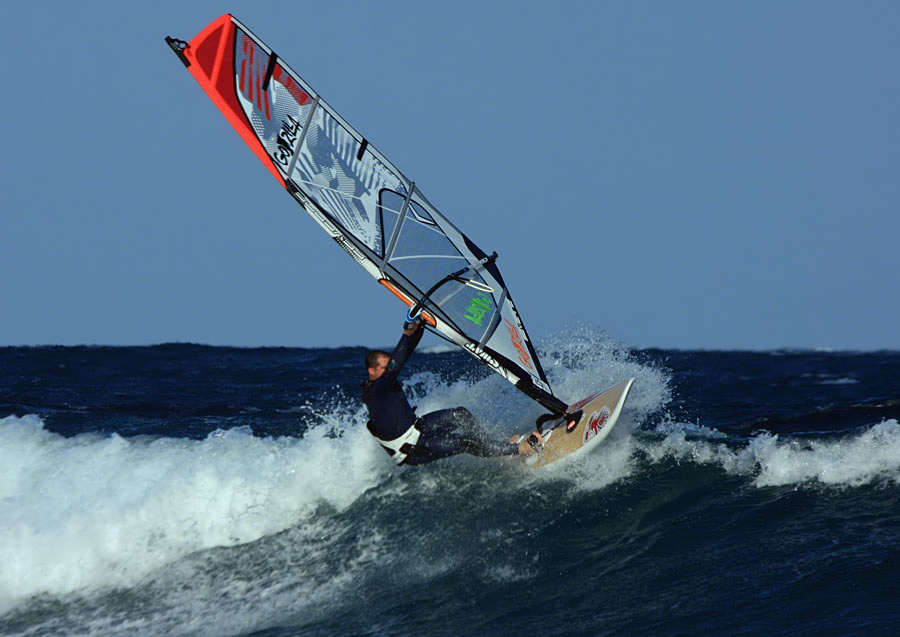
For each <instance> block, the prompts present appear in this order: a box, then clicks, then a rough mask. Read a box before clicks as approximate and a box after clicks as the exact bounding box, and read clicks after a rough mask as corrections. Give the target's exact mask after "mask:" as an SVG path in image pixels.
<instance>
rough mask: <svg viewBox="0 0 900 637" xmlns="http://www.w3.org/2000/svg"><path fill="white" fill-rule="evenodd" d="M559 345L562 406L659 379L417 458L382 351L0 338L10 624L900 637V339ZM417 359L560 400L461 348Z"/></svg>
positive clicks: (508, 390) (515, 402) (588, 337)
mask: <svg viewBox="0 0 900 637" xmlns="http://www.w3.org/2000/svg"><path fill="white" fill-rule="evenodd" d="M381 345H382V346H385V345H389V344H387V343H384V344H381ZM539 345H540V351H541V353H542V360H543V361H544V364H545V367H546V368H547V370H548V374H549V376H550V379H551V382H552V384H553V386H554V388H555V389H556V391H557V393H558V394H559V395H560V396H561V397H563V398H564V399H566V400H569V401H574V400H576V399H578V398H581V397H583V396H585V395H587V394H590V393H592V392H594V391H596V390H599V389H602V388H605V387H607V386H609V385H612V384H614V383H616V382H618V381H620V380H622V379H625V378H629V377H634V378H635V379H636V380H635V383H634V387H633V390H632V393H631V396H630V398H629V401H628V403H627V405H626V407H625V410H624V412H623V415H622V418H621V420H620V421H619V423H618V425H616V428H615V429H614V430H613V432H612V434H611V435H610V437H609V438H608V439H607V440H606V441H605V442H604V443H603V445H601V446H600V447H599V448H598V449H597V450H596V451H595V452H594V453H592V454H590V455H588V456H586V457H582V458H575V459H573V460H572V461H571V462H568V463H558V464H556V465H552V466H551V467H549V468H547V469H543V470H536V469H530V468H527V467H524V466H521V465H519V464H509V463H502V462H498V461H495V460H490V459H478V458H473V457H469V456H461V457H456V458H451V459H449V460H445V461H441V462H438V463H434V464H431V465H428V466H424V467H410V468H399V469H398V468H396V467H394V466H393V464H392V463H391V461H390V460H389V458H388V457H387V455H386V454H385V453H384V452H383V451H382V450H381V449H380V448H379V447H378V445H377V444H376V443H375V442H374V440H373V439H371V438H370V437H369V435H368V433H367V432H366V430H365V426H364V424H365V420H366V418H365V414H364V410H363V408H362V407H361V404H360V402H359V395H360V383H361V381H362V378H363V371H364V370H363V369H362V368H363V365H362V360H363V356H364V350H363V349H362V348H356V347H354V348H338V349H289V348H287V349H280V348H265V349H240V348H227V347H208V346H201V345H190V344H170V345H159V346H154V347H27V348H23V347H7V348H0V634H3V635H170V634H172V635H214V636H219V635H257V636H267V637H270V636H271V637H274V636H281V635H516V636H522V635H776V634H788V635H867V636H868V635H898V634H900V352H892V351H882V352H831V351H768V352H746V351H673V350H655V349H654V350H641V349H631V348H628V347H625V346H623V345H621V344H618V343H616V342H614V341H612V340H611V339H609V338H608V337H607V336H605V335H604V334H603V333H600V332H597V331H593V330H591V329H588V328H580V329H573V330H570V331H568V332H563V333H559V334H556V335H553V336H551V337H548V338H546V339H544V340H543V341H542V342H541V343H539ZM405 373H406V379H405V380H406V389H407V393H408V394H409V395H410V397H411V399H412V402H413V403H414V404H417V405H418V410H419V412H420V413H422V412H426V411H430V410H433V409H438V408H443V407H448V406H456V405H464V406H466V407H468V408H469V409H470V410H471V411H472V412H473V413H474V414H476V416H477V417H478V418H479V419H480V420H482V421H483V422H484V423H485V427H486V428H487V429H488V430H490V431H491V432H492V433H493V434H496V435H497V436H498V437H508V436H509V435H510V434H512V433H514V432H521V431H522V430H523V429H527V428H528V427H529V424H530V423H531V422H533V419H534V418H535V417H536V416H538V415H539V414H540V413H542V412H541V410H540V409H539V408H538V407H537V406H536V405H535V404H534V403H532V402H531V401H530V400H529V399H528V398H527V397H525V396H523V395H521V394H519V393H518V392H516V390H515V389H514V388H513V387H512V386H510V385H508V384H507V383H506V381H504V380H503V379H501V378H499V377H498V376H494V375H491V374H489V372H487V371H486V370H485V369H484V368H482V367H481V366H480V365H479V363H478V361H476V360H475V359H474V358H471V357H469V356H468V355H467V354H464V353H461V352H458V351H454V350H452V349H451V348H449V347H436V348H435V347H432V348H428V347H424V348H423V349H422V350H421V351H419V352H417V353H416V355H415V356H414V357H413V359H412V360H411V361H410V363H409V365H408V368H407V369H406V370H405Z"/></svg>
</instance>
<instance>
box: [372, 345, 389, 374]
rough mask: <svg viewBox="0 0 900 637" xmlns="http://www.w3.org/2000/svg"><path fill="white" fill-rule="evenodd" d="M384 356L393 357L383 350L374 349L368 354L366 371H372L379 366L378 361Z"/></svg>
mask: <svg viewBox="0 0 900 637" xmlns="http://www.w3.org/2000/svg"><path fill="white" fill-rule="evenodd" d="M382 356H384V357H385V358H390V357H391V355H390V354H388V353H387V352H385V351H384V350H382V349H373V350H372V351H371V352H369V353H368V354H366V369H372V368H374V367H375V365H376V364H378V359H379V358H381V357H382Z"/></svg>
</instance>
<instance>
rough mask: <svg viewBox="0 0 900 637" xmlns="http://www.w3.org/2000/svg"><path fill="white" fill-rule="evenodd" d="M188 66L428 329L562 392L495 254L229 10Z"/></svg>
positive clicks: (286, 183) (285, 179)
mask: <svg viewBox="0 0 900 637" xmlns="http://www.w3.org/2000/svg"><path fill="white" fill-rule="evenodd" d="M166 42H167V43H168V44H169V46H170V47H171V48H172V49H173V50H174V51H175V53H176V54H177V55H178V57H179V58H180V59H181V61H182V62H183V63H184V65H185V66H186V67H187V69H188V71H189V72H190V73H191V75H192V76H193V77H194V79H196V80H197V82H198V83H199V84H200V86H202V87H203V90H204V91H206V94H207V95H208V96H209V97H210V98H211V99H212V101H213V102H214V103H215V105H216V106H217V107H218V108H219V110H220V111H221V112H222V114H223V115H225V117H226V119H228V121H229V122H230V123H231V125H232V126H233V127H234V128H235V130H236V131H237V132H238V133H239V134H240V136H241V137H242V138H243V139H244V141H245V142H246V143H247V145H249V146H250V148H251V149H252V150H253V152H254V153H255V154H256V156H257V157H258V158H259V159H260V161H262V163H263V164H264V165H265V166H266V168H268V169H269V171H270V172H271V173H272V176H274V177H275V179H276V180H277V181H278V183H279V184H281V185H282V187H284V188H285V189H286V190H287V191H288V192H289V193H290V194H291V195H292V196H293V197H294V199H296V201H297V202H298V203H299V204H300V205H301V206H303V208H304V209H305V210H306V211H307V212H308V213H309V214H310V215H311V216H312V217H313V219H315V220H316V221H317V222H318V223H319V225H320V226H321V227H322V228H323V229H324V230H325V232H327V233H328V234H329V235H330V236H331V238H332V239H334V240H335V241H336V242H337V243H338V245H340V246H341V247H342V248H343V249H344V250H345V251H346V252H347V253H348V254H349V255H350V256H351V257H352V258H353V259H354V260H355V261H356V262H357V263H359V265H361V266H362V267H363V268H364V269H365V270H366V272H368V273H369V274H370V275H371V276H372V277H374V278H375V279H376V280H378V281H379V282H380V283H381V284H382V285H383V286H384V287H385V288H387V289H388V290H389V291H390V292H392V293H393V294H394V295H395V296H396V297H398V298H399V299H400V300H401V301H403V302H404V303H405V304H406V305H407V306H409V307H410V313H411V314H418V313H421V315H422V317H423V318H424V320H425V321H426V323H427V325H428V326H429V328H430V329H431V330H432V331H434V332H435V333H437V334H439V335H440V336H442V337H443V338H445V339H447V340H449V341H451V342H453V343H456V344H457V345H459V346H460V347H462V348H464V349H465V350H466V351H468V352H469V353H470V354H472V355H473V356H475V357H477V358H478V359H479V360H481V361H482V362H484V363H485V364H486V365H488V366H489V367H490V368H491V369H493V370H494V371H495V372H497V373H498V374H500V375H501V376H503V377H504V378H506V379H507V380H508V381H510V382H511V383H513V384H514V385H515V386H516V387H517V388H519V389H520V390H521V391H523V392H524V393H526V394H527V395H529V396H531V397H532V398H534V399H535V400H537V401H538V402H539V403H541V404H542V405H544V406H545V407H546V408H548V409H549V410H551V411H552V412H554V413H555V414H558V415H561V414H563V413H564V412H565V410H566V404H565V403H564V402H563V401H561V400H560V399H559V398H557V397H556V396H555V395H554V394H553V391H552V389H551V388H550V384H549V383H548V382H547V377H546V375H545V373H544V370H543V369H542V367H541V363H540V361H539V360H538V356H537V353H536V352H535V349H534V346H533V344H532V341H531V339H530V338H529V337H528V333H527V332H526V331H525V326H524V325H523V323H522V319H521V318H520V316H519V313H518V312H517V311H516V307H515V305H514V304H513V300H512V297H511V296H510V294H509V289H508V288H507V286H506V284H505V282H504V281H503V277H502V276H501V275H500V270H499V269H498V268H497V264H496V253H494V254H492V255H488V254H487V253H485V252H484V251H483V250H482V249H481V248H479V247H478V246H477V245H475V244H474V243H473V242H472V241H471V240H470V239H469V238H468V237H467V236H466V235H464V234H463V233H462V232H460V231H459V230H458V229H457V228H456V227H455V226H454V225H453V224H452V223H450V221H449V220H448V219H447V218H446V217H444V216H443V215H442V214H441V213H440V212H439V211H438V210H437V209H436V208H435V207H434V206H433V205H432V204H431V203H430V202H429V201H428V199H426V197H425V196H424V195H423V194H422V191H421V190H419V188H418V187H417V186H416V185H415V183H413V182H412V181H410V180H409V179H407V178H406V177H405V176H404V175H403V173H401V172H400V171H399V170H398V169H397V168H396V167H395V166H394V165H393V164H392V163H391V162H390V161H388V160H387V158H386V157H384V155H382V154H381V153H380V152H379V151H378V150H377V149H375V148H374V147H373V146H372V144H370V143H369V141H368V140H367V139H366V138H365V137H363V136H362V135H361V134H360V133H359V132H357V131H356V130H355V129H354V128H353V127H352V126H350V124H348V123H347V122H346V121H345V120H344V119H343V118H342V117H341V116H340V115H339V114H338V113H337V112H336V111H335V110H334V109H333V108H331V106H329V105H328V104H327V103H326V102H325V100H323V99H322V98H321V97H320V96H319V94H318V93H316V92H315V91H314V90H313V89H312V87H310V86H309V85H308V84H307V83H306V82H305V81H304V80H303V79H302V78H301V77H300V76H299V75H297V73H295V72H294V71H293V70H292V69H291V68H289V67H288V66H287V65H286V64H285V63H284V62H283V61H282V59H281V58H280V57H279V56H278V55H276V54H275V52H274V51H273V50H272V49H270V48H269V47H268V46H266V45H265V44H264V43H263V42H262V41H261V40H260V39H259V38H257V37H256V36H255V35H253V33H251V32H250V30H249V29H247V27H245V26H244V25H243V24H241V23H240V22H239V21H238V20H237V19H236V18H234V16H232V15H230V14H226V15H223V16H222V17H220V18H218V19H217V20H215V21H214V22H212V23H211V24H210V25H209V26H207V27H206V28H205V29H204V30H203V31H201V32H200V33H199V34H198V35H197V36H196V37H194V38H193V39H192V40H190V41H189V42H186V41H183V40H177V39H175V38H171V37H167V38H166Z"/></svg>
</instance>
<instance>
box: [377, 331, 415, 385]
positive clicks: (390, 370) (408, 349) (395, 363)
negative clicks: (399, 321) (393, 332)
mask: <svg viewBox="0 0 900 637" xmlns="http://www.w3.org/2000/svg"><path fill="white" fill-rule="evenodd" d="M424 333H425V324H424V323H423V322H422V321H419V320H415V321H410V322H408V323H404V324H403V336H401V337H400V342H399V343H397V347H396V348H395V349H394V353H393V354H391V360H390V362H389V363H388V366H387V370H386V371H385V372H384V375H385V376H387V377H388V378H389V379H390V381H391V382H393V381H395V380H396V379H397V376H398V375H399V374H400V370H401V369H403V366H404V365H405V364H406V361H407V360H408V359H409V357H410V356H412V353H413V351H414V350H415V349H416V346H417V345H418V344H419V341H421V340H422V335H423V334H424Z"/></svg>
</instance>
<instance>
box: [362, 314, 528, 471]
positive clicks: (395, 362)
mask: <svg viewBox="0 0 900 637" xmlns="http://www.w3.org/2000/svg"><path fill="white" fill-rule="evenodd" d="M424 327H425V326H424V324H423V323H422V321H420V320H415V321H411V322H407V323H405V324H404V326H403V336H401V337H400V342H399V343H397V347H396V348H395V349H394V353H393V354H388V353H387V352H385V351H382V350H372V351H370V352H369V353H368V354H367V355H366V371H367V372H368V375H369V379H368V380H367V381H366V382H365V383H364V384H363V402H364V403H365V405H366V407H367V408H368V410H369V423H368V425H367V427H368V429H369V432H370V433H371V434H372V435H373V436H375V438H376V439H377V440H378V442H379V443H380V444H381V446H382V447H384V449H385V450H386V451H387V452H388V453H389V454H390V455H391V457H392V458H393V459H394V461H395V462H396V463H397V464H411V465H416V464H424V463H426V462H431V461H434V460H439V459H441V458H447V457H449V456H453V455H456V454H460V453H468V454H471V455H474V456H483V457H489V456H509V455H516V454H523V455H524V454H531V453H535V446H536V445H539V444H540V443H541V442H542V439H541V435H540V433H538V432H534V434H533V435H532V436H531V438H530V439H529V440H530V441H531V442H529V440H525V441H523V442H521V443H517V442H516V441H517V440H518V436H514V437H513V438H512V439H510V440H509V442H497V441H492V440H490V439H489V438H488V437H487V436H486V435H485V432H484V431H483V430H482V429H481V427H480V426H479V425H478V423H477V421H476V420H475V417H474V416H473V415H472V414H471V412H469V410H468V409H466V408H465V407H455V408H451V409H440V410H438V411H433V412H431V413H427V414H425V415H423V416H416V414H415V412H414V410H413V408H412V407H411V406H410V404H409V401H408V400H407V399H406V394H404V392H403V386H402V385H401V384H400V381H399V380H398V379H397V377H398V375H399V374H400V370H401V369H402V368H403V365H404V364H405V363H406V361H407V360H408V359H409V357H410V355H412V353H413V350H415V348H416V346H417V345H418V344H419V341H420V340H422V334H423V333H424V331H425V330H424Z"/></svg>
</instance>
